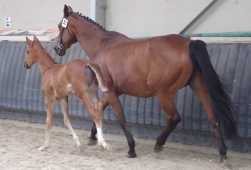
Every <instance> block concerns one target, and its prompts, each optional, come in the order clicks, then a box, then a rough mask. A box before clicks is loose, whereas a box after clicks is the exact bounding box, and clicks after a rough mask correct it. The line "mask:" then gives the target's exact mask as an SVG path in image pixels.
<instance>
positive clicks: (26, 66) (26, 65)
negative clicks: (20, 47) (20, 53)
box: [24, 61, 31, 69]
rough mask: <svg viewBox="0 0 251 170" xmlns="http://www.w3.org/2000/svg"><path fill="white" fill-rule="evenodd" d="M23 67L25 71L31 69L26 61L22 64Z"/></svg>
mask: <svg viewBox="0 0 251 170" xmlns="http://www.w3.org/2000/svg"><path fill="white" fill-rule="evenodd" d="M24 67H25V68H27V69H29V68H31V67H30V66H29V65H28V63H27V61H25V62H24Z"/></svg>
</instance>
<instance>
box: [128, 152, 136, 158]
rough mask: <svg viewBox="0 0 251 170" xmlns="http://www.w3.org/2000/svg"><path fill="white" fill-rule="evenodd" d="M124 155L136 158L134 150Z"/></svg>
mask: <svg viewBox="0 0 251 170" xmlns="http://www.w3.org/2000/svg"><path fill="white" fill-rule="evenodd" d="M126 157H127V158H136V157H137V155H136V153H135V152H133V153H132V152H128V154H127V155H126Z"/></svg>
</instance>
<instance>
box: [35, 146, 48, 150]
mask: <svg viewBox="0 0 251 170" xmlns="http://www.w3.org/2000/svg"><path fill="white" fill-rule="evenodd" d="M48 147H49V146H41V147H40V148H38V150H39V151H45V150H46V149H47V148H48Z"/></svg>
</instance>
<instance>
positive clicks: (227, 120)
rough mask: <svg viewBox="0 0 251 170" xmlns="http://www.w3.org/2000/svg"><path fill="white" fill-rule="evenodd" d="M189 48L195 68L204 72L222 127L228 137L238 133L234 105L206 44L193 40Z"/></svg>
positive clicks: (216, 114)
mask: <svg viewBox="0 0 251 170" xmlns="http://www.w3.org/2000/svg"><path fill="white" fill-rule="evenodd" d="M189 50H190V57H191V59H192V61H193V64H194V67H195V69H197V70H198V71H200V72H202V74H203V77H204V81H205V83H206V85H207V88H208V91H209V95H210V99H211V102H212V105H213V109H214V114H215V116H216V119H217V121H218V122H219V124H220V128H221V129H222V130H223V132H224V134H225V135H226V136H228V137H232V136H234V135H236V124H235V119H234V113H235V112H234V105H233V103H232V102H231V100H230V98H229V96H228V95H227V94H226V92H225V90H224V87H223V85H222V83H221V81H220V79H219V77H218V75H217V73H216V72H215V70H214V68H213V66H212V64H211V61H210V58H209V54H208V52H207V49H206V44H205V43H204V42H203V41H200V40H196V41H191V42H190V45H189Z"/></svg>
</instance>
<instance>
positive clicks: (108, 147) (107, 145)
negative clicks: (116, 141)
mask: <svg viewBox="0 0 251 170" xmlns="http://www.w3.org/2000/svg"><path fill="white" fill-rule="evenodd" d="M101 146H102V149H104V150H107V151H110V150H112V147H111V145H110V144H109V143H106V144H103V145H101Z"/></svg>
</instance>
